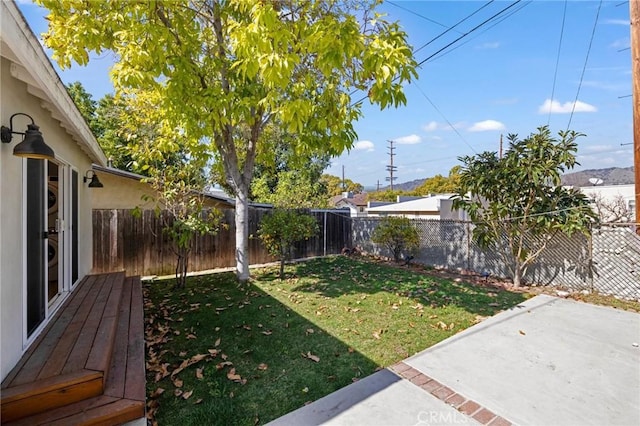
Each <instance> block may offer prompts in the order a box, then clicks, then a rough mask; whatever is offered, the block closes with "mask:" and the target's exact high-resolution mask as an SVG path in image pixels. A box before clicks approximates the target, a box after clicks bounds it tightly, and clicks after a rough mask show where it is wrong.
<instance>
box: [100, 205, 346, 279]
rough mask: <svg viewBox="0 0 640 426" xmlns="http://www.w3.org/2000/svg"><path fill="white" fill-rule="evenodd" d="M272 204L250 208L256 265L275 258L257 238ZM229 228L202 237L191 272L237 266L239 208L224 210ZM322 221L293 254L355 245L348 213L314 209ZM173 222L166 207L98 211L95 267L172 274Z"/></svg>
mask: <svg viewBox="0 0 640 426" xmlns="http://www.w3.org/2000/svg"><path fill="white" fill-rule="evenodd" d="M269 212H270V209H257V208H250V209H249V236H250V237H249V259H250V261H251V264H252V265H255V264H261V263H267V262H273V261H274V260H275V259H274V258H273V257H271V256H270V255H269V254H268V252H267V250H266V249H265V247H264V246H263V245H262V242H261V241H260V240H259V238H258V226H259V224H260V220H261V219H262V217H263V216H264V215H266V214H268V213H269ZM222 213H223V219H222V220H223V222H224V223H225V224H226V226H225V227H223V228H221V229H220V231H219V232H218V233H217V234H215V235H210V234H208V235H202V236H197V237H196V239H195V242H194V245H193V249H192V251H191V254H190V256H189V268H188V269H189V272H196V271H206V270H209V269H216V268H225V267H233V266H235V265H236V263H235V220H234V210H230V209H227V210H222ZM309 214H311V215H312V216H314V217H315V218H316V220H317V222H318V226H319V229H320V231H319V233H318V235H317V236H316V237H314V238H311V239H309V240H308V241H304V242H302V243H300V244H298V245H297V246H296V247H295V250H294V258H296V259H299V258H305V257H315V256H324V255H329V254H338V253H340V251H341V250H342V248H343V247H345V246H351V242H350V241H351V220H350V217H349V213H348V212H343V211H331V210H312V211H310V212H309ZM166 223H168V224H170V223H171V218H170V215H169V214H168V213H167V212H161V213H160V215H158V214H156V212H155V211H153V210H144V211H142V215H140V216H136V215H134V214H133V210H93V272H95V273H104V272H116V271H126V273H127V275H143V276H148V275H170V274H173V273H175V267H176V255H175V254H174V252H173V250H172V242H171V241H170V239H169V238H168V237H167V235H166V234H165V233H164V232H163V231H162V229H163V226H164V224H166Z"/></svg>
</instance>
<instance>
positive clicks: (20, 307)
mask: <svg viewBox="0 0 640 426" xmlns="http://www.w3.org/2000/svg"><path fill="white" fill-rule="evenodd" d="M0 67H1V69H0V76H1V77H0V90H1V93H2V97H1V99H0V123H1V124H2V125H5V126H8V125H9V118H10V116H11V115H12V114H14V113H17V112H21V113H25V114H29V115H30V116H31V117H33V119H34V121H35V123H36V124H37V125H38V126H40V130H41V132H42V135H43V138H44V140H45V142H46V143H47V144H48V145H49V146H51V148H53V150H54V152H55V154H56V159H59V160H60V161H62V162H64V163H67V164H69V165H70V166H71V167H73V168H75V169H76V170H77V172H78V175H79V176H80V180H79V184H78V213H79V214H78V216H79V217H78V228H79V229H78V230H77V232H78V235H79V236H80V238H78V241H79V248H78V255H79V258H78V273H79V276H80V277H82V276H84V275H86V274H87V273H88V272H89V270H90V268H91V264H92V223H91V195H92V192H91V191H92V190H91V189H88V188H87V186H86V185H83V184H82V178H81V177H82V175H83V174H84V172H85V171H86V170H88V169H90V168H91V160H90V159H89V157H88V156H87V155H86V154H85V153H84V152H83V151H82V150H81V149H80V146H79V145H78V144H77V143H76V142H75V141H74V140H72V138H71V136H70V135H69V134H68V133H67V132H66V131H65V130H64V128H62V127H61V126H60V122H59V121H57V120H55V119H53V118H52V116H51V112H49V111H47V110H45V109H43V108H42V106H41V105H42V100H41V99H39V98H37V97H35V96H33V95H31V94H30V93H29V92H28V89H27V84H26V83H24V82H22V81H20V80H17V79H15V78H14V77H12V75H11V72H10V70H9V67H10V61H8V60H6V59H5V58H4V57H3V58H2V59H1V62H0ZM27 123H29V120H28V118H26V117H22V116H18V117H15V118H14V120H13V125H14V130H16V131H20V132H24V131H25V130H26V127H27ZM20 140H21V136H20V135H14V137H13V141H12V142H11V143H2V144H0V211H1V214H0V241H1V243H0V283H1V284H0V321H1V323H0V324H1V325H0V333H1V336H2V338H1V349H0V374H1V377H2V378H3V379H4V377H5V376H6V375H7V374H8V373H9V371H10V370H11V368H12V367H13V366H14V365H15V364H16V362H17V361H18V360H19V358H20V356H21V355H22V353H23V351H24V349H25V347H26V344H27V343H29V342H25V341H24V338H23V333H24V329H25V326H24V321H25V320H24V317H25V302H24V300H25V297H26V296H25V276H26V267H25V265H26V263H25V262H26V253H25V251H26V248H25V246H24V231H25V220H24V217H25V211H24V205H23V203H24V186H23V183H22V182H23V176H24V168H25V167H26V160H24V159H22V158H19V157H16V156H14V155H13V148H14V147H15V145H16V144H17V143H19V142H20ZM34 337H35V335H34V336H32V337H31V338H32V339H33V338H34Z"/></svg>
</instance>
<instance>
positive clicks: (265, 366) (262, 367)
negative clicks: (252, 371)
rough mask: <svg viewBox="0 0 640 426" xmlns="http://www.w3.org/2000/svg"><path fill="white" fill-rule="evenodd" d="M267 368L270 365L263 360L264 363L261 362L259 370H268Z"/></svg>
mask: <svg viewBox="0 0 640 426" xmlns="http://www.w3.org/2000/svg"><path fill="white" fill-rule="evenodd" d="M267 368H269V366H268V365H267V364H265V363H264V362H262V363H260V364H259V365H258V370H261V371H264V370H266V369H267Z"/></svg>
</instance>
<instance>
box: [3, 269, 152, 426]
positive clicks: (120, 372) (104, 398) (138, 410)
mask: <svg viewBox="0 0 640 426" xmlns="http://www.w3.org/2000/svg"><path fill="white" fill-rule="evenodd" d="M116 334H117V336H118V338H117V339H116V341H115V344H114V345H113V354H112V356H111V357H110V366H108V369H107V374H106V376H105V379H104V386H103V387H101V388H100V393H99V394H98V395H96V396H93V397H89V398H86V399H83V400H80V401H77V402H74V403H72V404H68V405H65V406H60V407H58V408H53V409H47V410H46V411H42V412H40V413H35V414H32V415H30V416H28V417H21V418H19V419H15V421H12V422H9V423H8V424H11V425H43V424H47V425H49V424H52V425H74V426H75V425H119V424H123V423H126V422H129V421H133V420H137V419H140V418H143V417H144V416H145V401H146V395H145V363H144V355H145V354H144V312H143V300H142V285H141V282H140V277H127V278H126V279H125V280H124V283H123V285H122V292H121V299H120V304H119V315H118V321H117V328H116ZM3 409H4V408H3ZM5 421H7V420H6V419H4V417H3V418H2V422H3V423H4V422H5Z"/></svg>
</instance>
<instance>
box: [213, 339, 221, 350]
mask: <svg viewBox="0 0 640 426" xmlns="http://www.w3.org/2000/svg"><path fill="white" fill-rule="evenodd" d="M218 346H220V338H219V337H218V340H216V343H214V344H213V347H214V348H217V347H218Z"/></svg>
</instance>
